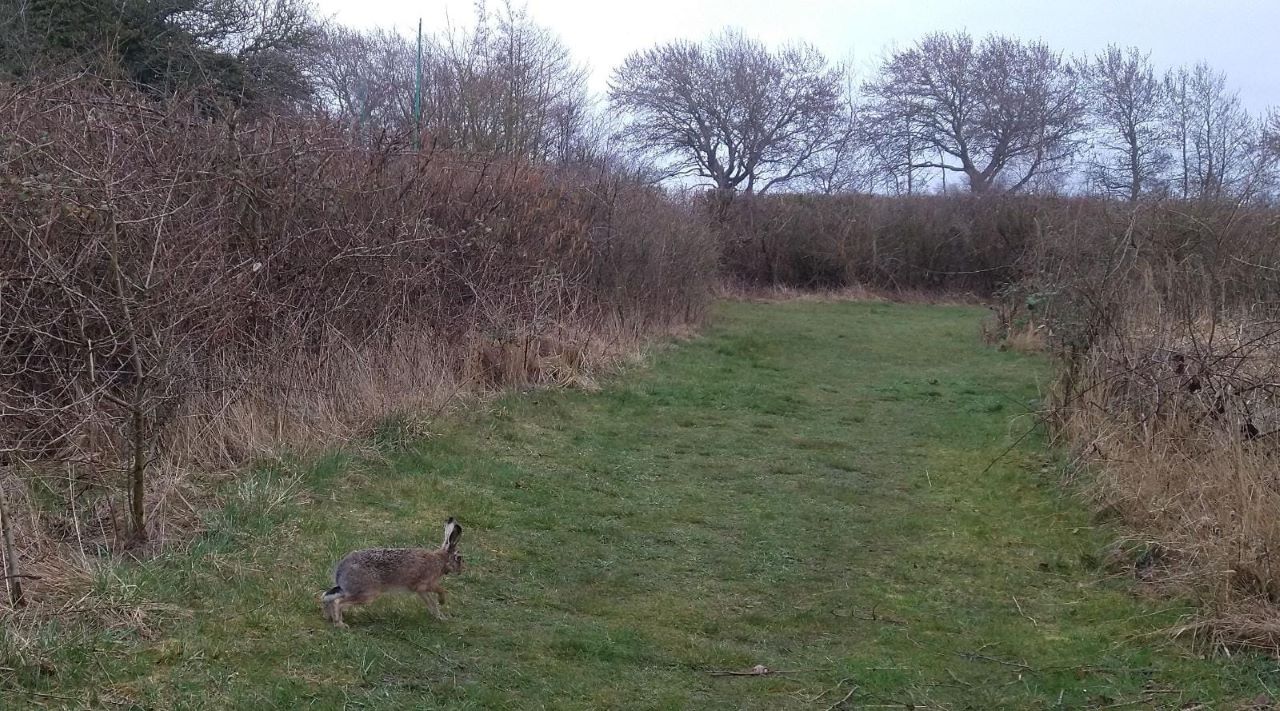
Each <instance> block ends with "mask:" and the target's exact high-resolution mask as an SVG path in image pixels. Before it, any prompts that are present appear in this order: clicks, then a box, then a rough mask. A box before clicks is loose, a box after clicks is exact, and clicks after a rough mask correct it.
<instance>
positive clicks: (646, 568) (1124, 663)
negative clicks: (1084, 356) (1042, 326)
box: [0, 303, 1280, 709]
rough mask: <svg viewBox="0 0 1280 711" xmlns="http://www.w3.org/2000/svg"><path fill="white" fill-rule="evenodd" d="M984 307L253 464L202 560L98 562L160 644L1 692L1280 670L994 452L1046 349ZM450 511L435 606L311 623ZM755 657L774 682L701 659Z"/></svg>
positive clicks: (996, 680)
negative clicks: (1148, 588) (1111, 567)
mask: <svg viewBox="0 0 1280 711" xmlns="http://www.w3.org/2000/svg"><path fill="white" fill-rule="evenodd" d="M979 316H980V310H978V309H973V308H963V307H929V306H901V305H872V304H814V303H783V304H771V305H760V304H736V303H735V304H725V305H722V306H721V307H720V308H719V309H718V311H717V314H716V318H715V321H714V324H713V326H712V327H711V328H710V329H709V331H708V333H707V335H705V336H704V337H702V338H699V339H697V340H695V341H692V342H689V343H685V344H682V345H679V346H678V347H674V348H672V349H669V350H667V351H664V352H663V353H661V354H660V355H659V356H657V357H656V358H655V359H654V360H653V362H652V363H651V364H650V365H648V366H647V367H645V368H642V369H637V370H635V371H633V372H629V373H626V374H623V375H621V376H619V377H617V378H615V379H614V380H613V381H612V382H611V383H610V384H609V385H608V386H607V387H606V388H605V390H604V391H603V392H599V393H587V392H569V391H540V392H531V393H524V394H516V395H511V396H508V397H505V398H502V399H500V400H498V401H496V402H495V403H492V404H491V405H489V406H486V407H485V408H482V409H478V410H477V411H474V412H470V413H466V414H464V415H462V416H458V417H455V418H453V419H451V420H449V421H448V422H445V423H441V424H439V428H440V429H439V431H438V433H437V434H435V435H434V436H431V437H428V438H426V439H424V440H421V441H411V442H407V443H406V442H401V443H399V444H395V443H396V442H397V441H398V440H399V438H398V437H396V435H395V432H393V431H387V432H383V433H381V435H382V439H383V440H385V441H387V442H390V443H392V444H388V445H386V446H385V447H384V450H383V452H384V455H385V456H383V457H381V458H368V457H363V458H362V457H356V456H354V455H335V456H332V457H329V458H326V459H324V460H323V461H320V462H318V463H314V464H313V465H309V466H300V465H296V464H295V465H281V466H278V467H276V468H274V469H273V470H269V471H261V472H257V473H256V474H254V475H252V476H249V477H247V478H246V479H244V480H243V481H242V482H241V483H240V484H238V485H236V486H234V487H232V491H231V492H230V493H229V497H230V504H229V505H228V506H227V508H226V509H225V510H223V511H220V512H218V513H217V514H216V515H214V516H213V517H212V518H211V520H210V522H209V531H208V533H207V534H205V535H204V536H203V537H202V538H201V539H200V540H199V541H197V542H196V544H195V545H194V548H193V549H192V550H191V551H187V552H183V553H182V554H174V555H172V556H169V557H167V558H163V559H161V560H157V561H154V562H150V563H147V564H145V565H142V566H120V567H117V568H115V569H114V570H113V571H112V575H115V576H121V578H122V579H114V578H113V579H109V580H104V581H103V583H102V585H103V586H104V589H107V590H109V591H110V592H109V594H110V595H114V596H116V597H120V598H123V599H122V600H121V602H123V603H136V602H138V601H150V602H156V603H160V604H163V605H165V606H166V607H162V608H160V610H159V611H158V612H155V613H153V615H154V616H155V617H156V620H157V621H155V622H153V623H152V627H153V629H154V630H155V631H154V633H153V634H151V635H149V636H147V637H145V638H144V637H143V636H142V635H139V634H132V633H130V634H126V633H120V632H109V633H108V632H101V633H94V634H86V635H85V636H84V637H82V638H80V639H79V640H78V642H77V643H74V644H68V643H57V644H55V643H53V642H50V644H48V645H47V646H46V647H45V648H44V649H45V651H44V652H43V655H44V657H43V658H41V659H39V660H35V659H33V657H32V655H31V654H26V655H25V656H24V655H15V654H11V655H10V656H11V657H13V659H12V660H11V661H5V659H4V658H3V657H0V667H4V668H8V669H9V671H4V670H3V669H0V685H3V687H8V688H10V689H12V688H13V687H14V686H17V687H18V688H19V689H23V690H25V691H17V690H11V691H5V692H4V695H5V696H8V697H9V698H23V694H24V693H25V694H26V697H25V698H24V700H23V703H24V704H27V703H41V704H46V705H53V706H56V705H59V704H63V705H75V704H79V703H89V704H101V703H103V700H104V699H115V700H131V701H134V702H136V703H137V705H138V706H140V707H148V708H253V709H262V708H304V707H313V708H342V707H351V708H387V709H401V708H430V707H440V708H556V709H565V708H569V709H571V708H583V709H587V708H628V709H644V708H734V709H736V708H761V709H777V708H818V709H825V708H827V707H828V706H830V705H832V704H834V703H836V702H837V701H839V700H840V699H841V698H844V697H845V696H846V695H847V694H849V693H850V691H852V694H851V695H849V696H848V701H847V704H848V706H849V707H850V708H852V707H863V706H867V705H871V706H875V705H881V706H883V705H888V704H894V703H898V704H903V703H914V704H921V705H932V706H935V707H947V708H972V709H992V708H1072V709H1074V708H1088V707H1108V706H1110V705H1117V704H1130V703H1131V704H1132V705H1128V706H1125V708H1142V707H1143V706H1144V705H1145V706H1152V707H1159V708H1177V707H1179V706H1181V705H1183V704H1192V703H1196V702H1201V703H1208V704H1210V705H1211V706H1213V707H1217V708H1221V707H1223V706H1229V705H1231V704H1235V703H1238V702H1239V701H1241V700H1246V699H1251V698H1254V697H1256V696H1257V695H1258V694H1260V693H1263V692H1266V691H1267V690H1268V689H1275V688H1280V678H1278V672H1277V669H1276V664H1275V662H1274V661H1273V660H1269V659H1266V658H1263V657H1252V656H1237V657H1234V658H1233V659H1230V660H1227V659H1223V658H1210V659H1205V658H1202V657H1201V656H1199V655H1197V654H1196V653H1195V650H1193V649H1192V648H1190V647H1188V646H1186V645H1184V644H1182V643H1180V642H1175V641H1170V640H1169V639H1168V637H1167V635H1165V634H1164V633H1163V630H1165V629H1167V628H1169V627H1170V626H1172V625H1174V624H1175V623H1176V622H1177V621H1178V620H1179V619H1180V617H1181V616H1182V615H1184V614H1186V613H1188V610H1187V609H1186V608H1184V607H1181V606H1179V605H1178V604H1176V603H1170V602H1168V601H1163V602H1155V601H1149V600H1147V601H1144V600H1142V599H1140V598H1139V597H1137V596H1136V595H1135V591H1134V590H1133V589H1132V587H1131V584H1130V583H1129V581H1127V580H1125V579H1123V578H1116V577H1114V576H1113V577H1108V575H1107V574H1106V573H1105V571H1103V570H1101V569H1100V568H1099V563H1098V560H1099V558H1100V552H1101V551H1102V549H1103V548H1104V546H1105V545H1106V543H1107V541H1108V537H1109V535H1111V532H1108V530H1106V528H1105V526H1101V525H1100V524H1098V523H1097V522H1096V521H1095V520H1094V519H1092V518H1091V517H1090V516H1089V515H1088V514H1087V513H1086V512H1085V511H1084V509H1083V508H1082V506H1081V505H1080V504H1079V503H1078V502H1076V501H1074V500H1073V499H1072V498H1071V497H1070V496H1069V495H1066V494H1063V493H1062V492H1061V491H1060V489H1059V487H1058V484H1057V483H1056V481H1055V476H1054V474H1053V467H1052V465H1051V462H1050V461H1049V460H1048V459H1047V455H1046V454H1045V453H1044V451H1043V449H1042V447H1043V444H1042V442H1040V441H1039V440H1038V439H1037V438H1036V437H1031V438H1028V439H1027V440H1025V441H1024V443H1023V444H1022V445H1020V446H1018V447H1015V448H1014V449H1013V450H1012V451H1011V452H1010V453H1009V454H1008V456H1006V457H1004V458H1003V459H1001V460H1000V462H999V463H998V464H996V465H995V466H993V467H990V468H989V469H988V465H989V464H990V463H991V462H992V460H993V459H995V458H996V457H997V455H999V454H1000V453H1001V452H1002V451H1004V450H1005V449H1006V448H1007V447H1008V446H1009V445H1010V444H1011V443H1012V442H1013V441H1014V439H1015V438H1016V437H1017V436H1018V435H1020V434H1022V432H1023V431H1025V430H1026V428H1028V427H1029V426H1030V424H1031V423H1030V419H1029V418H1028V417H1026V412H1027V411H1028V408H1029V407H1030V406H1032V405H1033V404H1034V398H1035V397H1036V395H1037V391H1036V383H1037V381H1038V380H1040V379H1042V378H1044V377H1045V375H1046V368H1045V365H1044V364H1043V363H1042V362H1041V361H1039V360H1037V359H1034V358H1029V357H1025V356H1020V355H1016V354H1012V353H1002V352H998V351H995V350H992V349H989V348H986V347H984V346H983V345H982V344H981V343H980V342H979V340H978V338H977V335H976V334H977V328H976V324H977V320H978V318H979ZM392 429H393V428H392ZM294 489H297V490H299V491H302V492H304V494H305V495H304V496H303V497H301V499H299V497H297V496H292V495H291V492H292V491H293V490H294ZM448 515H455V516H457V517H458V518H459V519H460V520H461V522H462V523H463V525H464V526H465V528H466V534H465V536H464V538H463V543H462V546H463V552H464V553H465V554H466V556H467V561H468V564H469V566H470V569H469V570H468V571H467V572H466V574H464V575H463V576H460V577H457V578H450V579H449V580H448V581H447V583H446V587H447V589H448V590H449V591H450V593H451V597H450V601H449V605H448V607H447V608H446V609H447V610H448V611H449V612H450V614H451V615H452V619H451V620H450V621H448V622H438V621H436V620H434V619H433V618H432V617H431V616H430V615H429V614H428V612H427V610H426V608H425V606H423V605H422V604H421V602H419V601H418V600H417V599H416V598H413V597H408V596H403V597H395V598H384V599H383V600H381V601H379V602H378V603H376V604H375V605H373V606H371V607H369V608H366V609H363V610H356V611H354V612H352V613H349V614H348V616H347V619H348V622H349V623H350V624H351V629H350V630H348V631H339V630H334V629H331V628H329V627H328V626H327V625H326V624H325V623H324V621H323V620H322V619H321V617H320V613H319V609H318V605H317V603H316V595H317V594H318V593H319V592H320V591H321V590H323V589H324V588H326V587H328V586H329V584H330V583H329V578H328V575H329V569H330V566H331V565H332V563H333V562H334V561H335V560H336V559H337V558H338V557H339V556H340V555H341V554H342V553H344V552H345V551H347V550H348V549H351V548H355V547H362V546H375V545H378V546H381V545H414V544H419V545H423V544H425V545H434V544H435V543H436V542H437V541H438V540H439V537H440V531H441V525H442V522H443V520H444V518H445V517H446V516H448ZM104 594H108V593H104ZM48 634H49V635H51V637H50V639H58V638H57V637H56V635H57V634H71V630H49V631H48ZM755 664H764V665H767V666H769V667H772V668H774V669H783V670H797V671H796V673H794V674H786V675H774V676H769V677H760V678H747V677H715V676H712V675H710V674H708V671H710V670H724V669H744V668H749V667H751V666H753V665H755ZM855 687H856V688H855ZM0 688H2V687H0ZM31 691H36V692H39V693H43V694H45V696H34V695H31V694H30V692H31ZM59 697H61V698H59ZM70 699H74V700H76V701H75V702H74V703H73V702H71V701H69V700H70ZM116 707H117V708H120V707H123V706H119V705H117V706H116Z"/></svg>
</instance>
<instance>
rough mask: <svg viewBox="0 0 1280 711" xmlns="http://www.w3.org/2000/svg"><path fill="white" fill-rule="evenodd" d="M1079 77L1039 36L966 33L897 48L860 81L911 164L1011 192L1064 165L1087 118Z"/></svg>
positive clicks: (977, 186) (978, 188) (980, 189)
mask: <svg viewBox="0 0 1280 711" xmlns="http://www.w3.org/2000/svg"><path fill="white" fill-rule="evenodd" d="M1078 83H1079V82H1078V77H1077V74H1076V72H1075V70H1074V69H1073V68H1072V67H1071V66H1070V65H1069V63H1067V62H1066V61H1064V60H1063V58H1062V55H1061V54H1059V53H1057V52H1054V51H1053V50H1051V49H1049V47H1048V46H1046V45H1044V44H1042V43H1040V42H1028V43H1024V42H1021V41H1019V40H1016V39H1011V38H1008V37H1002V36H999V35H992V36H990V37H988V38H987V39H985V40H983V42H982V43H981V44H980V45H975V43H974V41H973V39H972V38H971V37H970V36H969V35H968V34H965V33H957V34H945V33H937V34H931V35H928V36H926V37H925V38H924V39H922V40H920V41H919V42H917V43H916V45H915V46H914V47H911V48H910V49H906V50H902V51H899V52H895V53H893V54H892V55H891V56H890V58H889V59H888V60H887V61H886V62H885V63H884V64H883V66H881V68H880V71H879V76H877V77H876V79H875V80H873V81H871V82H869V83H868V84H867V86H866V91H867V94H868V96H869V97H870V98H871V100H872V101H873V102H874V104H875V105H876V106H877V108H878V114H879V116H880V120H881V121H882V122H886V123H887V124H889V125H897V126H901V127H902V128H901V130H900V131H893V132H891V133H890V134H889V136H890V138H891V140H893V141H895V142H897V143H898V144H899V145H900V146H901V147H895V148H893V149H892V150H888V151H886V152H887V153H900V154H902V155H904V156H908V157H907V158H906V160H907V165H908V166H909V167H911V168H934V169H939V170H942V171H951V172H957V173H963V174H964V175H965V176H966V177H967V178H968V180H969V188H970V190H972V191H973V192H975V193H985V192H988V191H990V190H992V189H993V188H997V189H1003V190H1005V191H1009V192H1012V191H1016V190H1019V189H1021V188H1023V187H1024V186H1026V185H1028V184H1029V183H1031V182H1032V181H1033V180H1034V179H1036V178H1037V176H1040V175H1042V174H1043V173H1045V172H1048V171H1051V170H1054V169H1056V168H1059V167H1061V166H1062V165H1063V164H1064V163H1065V162H1066V161H1067V159H1069V158H1070V157H1071V156H1072V155H1074V153H1075V152H1076V150H1077V148H1078V145H1079V135H1080V132H1081V130H1082V128H1083V125H1084V106H1083V103H1082V102H1081V101H1080V98H1079V96H1078Z"/></svg>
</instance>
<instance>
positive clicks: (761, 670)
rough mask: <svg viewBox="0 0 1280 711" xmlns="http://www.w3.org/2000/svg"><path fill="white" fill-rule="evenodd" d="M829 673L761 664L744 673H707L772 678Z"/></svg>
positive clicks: (720, 671)
mask: <svg viewBox="0 0 1280 711" xmlns="http://www.w3.org/2000/svg"><path fill="white" fill-rule="evenodd" d="M816 671H830V670H829V669H770V668H769V667H766V666H765V665H763V664H757V665H755V666H754V667H751V668H750V669H747V670H745V671H733V670H729V669H712V670H711V671H708V672H707V673H708V674H710V675H711V676H772V675H774V674H803V673H804V672H816Z"/></svg>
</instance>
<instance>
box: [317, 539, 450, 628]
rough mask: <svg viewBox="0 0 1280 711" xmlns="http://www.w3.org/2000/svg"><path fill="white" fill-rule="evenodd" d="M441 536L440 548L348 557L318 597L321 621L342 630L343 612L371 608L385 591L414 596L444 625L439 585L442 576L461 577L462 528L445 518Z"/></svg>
mask: <svg viewBox="0 0 1280 711" xmlns="http://www.w3.org/2000/svg"><path fill="white" fill-rule="evenodd" d="M444 531H445V533H444V536H445V537H444V543H443V544H441V546H440V547H439V548H436V549H428V548H366V549H364V550H358V551H353V552H351V553H348V554H347V555H346V556H344V557H343V558H342V560H340V561H338V566H337V567H336V568H335V569H334V572H333V582H334V587H332V588H331V589H329V590H328V591H327V592H325V593H324V594H323V595H321V596H320V605H321V609H322V610H323V612H324V616H325V619H327V620H329V621H330V622H332V623H333V624H334V625H336V626H338V627H346V625H345V624H344V623H343V622H342V608H344V607H351V606H352V605H364V604H367V603H370V602H373V601H374V600H376V599H378V597H380V596H381V595H382V594H383V593H384V592H387V591H390V590H403V591H407V592H414V593H417V594H418V596H419V597H421V598H422V600H423V601H424V602H425V603H426V604H427V608H428V609H430V610H431V614H433V615H435V616H436V617H437V618H439V619H441V620H444V619H448V618H446V617H445V615H444V613H443V612H441V611H440V607H439V604H444V601H445V595H444V589H443V588H442V587H441V586H440V583H441V582H442V581H443V579H444V576H446V575H449V574H457V573H461V572H462V556H461V555H460V554H459V553H458V541H459V540H460V539H461V538H462V526H460V525H458V523H457V522H456V521H455V520H453V519H452V518H450V519H449V520H448V521H447V522H446V523H445V528H444ZM437 600H438V601H439V604H437Z"/></svg>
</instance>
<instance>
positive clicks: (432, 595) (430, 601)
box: [418, 588, 449, 620]
mask: <svg viewBox="0 0 1280 711" xmlns="http://www.w3.org/2000/svg"><path fill="white" fill-rule="evenodd" d="M437 595H438V596H439V597H440V602H444V593H443V592H441V591H440V589H439V588H436V589H434V590H419V591H418V597H420V598H422V601H423V602H425V603H427V609H428V610H430V611H431V614H432V615H434V616H435V618H436V619H437V620H447V619H449V617H448V616H447V615H445V614H444V612H442V611H441V610H440V605H438V604H437V603H436V596H437Z"/></svg>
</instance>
